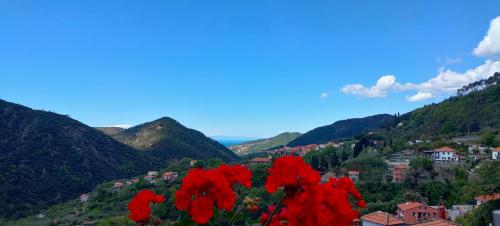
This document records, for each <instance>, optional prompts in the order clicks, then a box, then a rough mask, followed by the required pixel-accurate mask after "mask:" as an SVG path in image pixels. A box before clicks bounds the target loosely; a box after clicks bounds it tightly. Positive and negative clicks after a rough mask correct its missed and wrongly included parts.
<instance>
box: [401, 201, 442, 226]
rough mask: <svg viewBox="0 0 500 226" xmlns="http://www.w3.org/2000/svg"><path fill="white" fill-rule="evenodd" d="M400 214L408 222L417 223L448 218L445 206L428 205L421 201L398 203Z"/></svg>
mask: <svg viewBox="0 0 500 226" xmlns="http://www.w3.org/2000/svg"><path fill="white" fill-rule="evenodd" d="M397 213H398V216H399V217H401V218H402V219H403V220H404V222H405V223H407V224H415V223H419V222H424V221H428V220H436V219H446V210H445V209H444V206H440V207H434V206H427V205H425V204H423V203H420V202H406V203H402V204H399V205H398V210H397Z"/></svg>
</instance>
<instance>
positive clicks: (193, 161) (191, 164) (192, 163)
mask: <svg viewBox="0 0 500 226" xmlns="http://www.w3.org/2000/svg"><path fill="white" fill-rule="evenodd" d="M196 163H198V160H196V159H193V160H191V161H190V162H189V165H190V166H194V165H196Z"/></svg>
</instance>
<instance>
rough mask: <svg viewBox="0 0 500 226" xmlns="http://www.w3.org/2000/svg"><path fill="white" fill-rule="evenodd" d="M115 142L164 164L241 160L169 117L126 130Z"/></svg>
mask: <svg viewBox="0 0 500 226" xmlns="http://www.w3.org/2000/svg"><path fill="white" fill-rule="evenodd" d="M113 138H115V139H116V140H118V141H120V142H122V143H124V144H127V145H130V146H132V147H134V148H136V149H139V150H142V151H145V152H147V153H148V154H150V155H151V156H154V157H157V158H158V159H162V160H169V159H172V158H177V159H178V158H183V157H190V158H196V159H208V158H220V159H222V160H224V161H235V160H238V159H239V157H238V156H237V155H236V154H234V153H233V152H232V151H231V150H229V149H227V148H226V147H225V146H224V145H222V144H220V143H218V142H217V141H215V140H212V139H211V138H208V137H206V136H205V135H203V133H201V132H199V131H196V130H194V129H189V128H186V127H185V126H183V125H181V124H180V123H179V122H177V121H175V120H174V119H172V118H168V117H164V118H160V119H157V120H155V121H152V122H148V123H144V124H141V125H138V126H134V127H132V128H129V129H126V130H124V131H122V132H120V133H118V134H116V135H115V136H113Z"/></svg>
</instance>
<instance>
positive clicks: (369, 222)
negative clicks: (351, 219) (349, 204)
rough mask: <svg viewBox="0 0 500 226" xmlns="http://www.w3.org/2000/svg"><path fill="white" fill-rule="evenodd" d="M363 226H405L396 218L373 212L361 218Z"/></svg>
mask: <svg viewBox="0 0 500 226" xmlns="http://www.w3.org/2000/svg"><path fill="white" fill-rule="evenodd" d="M361 225H363V226H406V224H405V222H404V221H402V220H401V219H399V218H398V217H396V216H394V215H392V214H389V213H386V212H381V211H377V212H373V213H369V214H366V215H363V216H362V217H361Z"/></svg>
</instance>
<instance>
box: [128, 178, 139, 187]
mask: <svg viewBox="0 0 500 226" xmlns="http://www.w3.org/2000/svg"><path fill="white" fill-rule="evenodd" d="M137 182H139V179H137V178H134V179H131V180H129V181H127V185H132V184H135V183H137Z"/></svg>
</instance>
